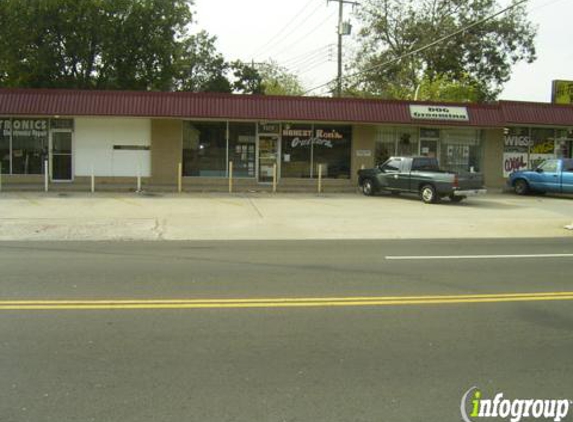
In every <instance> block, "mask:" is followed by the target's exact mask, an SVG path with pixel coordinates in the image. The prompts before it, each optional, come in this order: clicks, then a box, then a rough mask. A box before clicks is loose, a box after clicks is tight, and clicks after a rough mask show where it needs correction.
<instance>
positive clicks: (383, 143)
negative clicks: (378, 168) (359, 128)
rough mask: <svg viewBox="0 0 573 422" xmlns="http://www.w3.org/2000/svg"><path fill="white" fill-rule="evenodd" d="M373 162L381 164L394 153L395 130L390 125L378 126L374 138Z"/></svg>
mask: <svg viewBox="0 0 573 422" xmlns="http://www.w3.org/2000/svg"><path fill="white" fill-rule="evenodd" d="M375 145H376V148H375V152H374V154H375V155H374V162H375V163H374V164H382V163H384V162H385V161H386V160H387V159H388V158H390V157H392V156H394V155H396V132H395V130H394V128H392V127H380V128H378V130H377V132H376V138H375Z"/></svg>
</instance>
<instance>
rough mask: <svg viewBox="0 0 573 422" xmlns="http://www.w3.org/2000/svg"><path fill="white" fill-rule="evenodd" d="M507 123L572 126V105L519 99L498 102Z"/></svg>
mask: <svg viewBox="0 0 573 422" xmlns="http://www.w3.org/2000/svg"><path fill="white" fill-rule="evenodd" d="M499 105H500V109H501V114H502V116H503V120H504V121H505V122H506V124H508V125H542V126H573V106H571V105H559V104H550V103H531V102H521V101H500V102H499Z"/></svg>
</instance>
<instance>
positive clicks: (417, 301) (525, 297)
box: [0, 292, 573, 311]
mask: <svg viewBox="0 0 573 422" xmlns="http://www.w3.org/2000/svg"><path fill="white" fill-rule="evenodd" d="M564 300H573V292H550V293H504V294H481V295H453V296H373V297H301V298H250V299H247V298H245V299H242V298H241V299H132V300H115V299H110V300H1V301H0V311H14V310H16V311H25V310H51V311H56V310H94V309H95V310H98V309H99V310H110V309H224V308H302V307H309V308H310V307H315V308H318V307H352V306H400V305H444V304H456V303H503V302H536V301H564Z"/></svg>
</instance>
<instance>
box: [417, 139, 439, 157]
mask: <svg viewBox="0 0 573 422" xmlns="http://www.w3.org/2000/svg"><path fill="white" fill-rule="evenodd" d="M420 155H421V156H422V157H432V158H437V157H438V141H437V140H427V139H422V140H420Z"/></svg>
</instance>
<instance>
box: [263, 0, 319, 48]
mask: <svg viewBox="0 0 573 422" xmlns="http://www.w3.org/2000/svg"><path fill="white" fill-rule="evenodd" d="M312 3H313V2H312V0H311V1H309V2H307V3H305V5H304V7H303V8H302V9H300V10H299V11H298V13H297V14H296V15H294V16H293V18H292V19H291V20H290V21H288V22H287V24H286V25H285V26H283V27H282V28H281V29H280V30H279V31H278V32H277V33H276V34H275V35H273V36H272V37H271V38H270V39H269V40H268V41H267V42H266V43H265V44H263V45H262V46H261V47H260V48H258V49H257V50H255V52H254V53H253V54H252V56H253V57H255V56H257V55H258V53H259V52H260V51H262V50H265V49H266V47H267V46H268V45H269V44H271V43H272V42H273V41H274V40H275V38H277V37H278V36H279V35H281V34H282V33H283V31H285V30H286V29H287V28H288V27H289V26H290V24H291V23H293V22H294V21H295V20H296V19H297V18H298V17H299V16H300V15H302V14H303V13H304V11H305V10H306V9H307V8H308V7H309V6H310V5H311V4H312Z"/></svg>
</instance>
